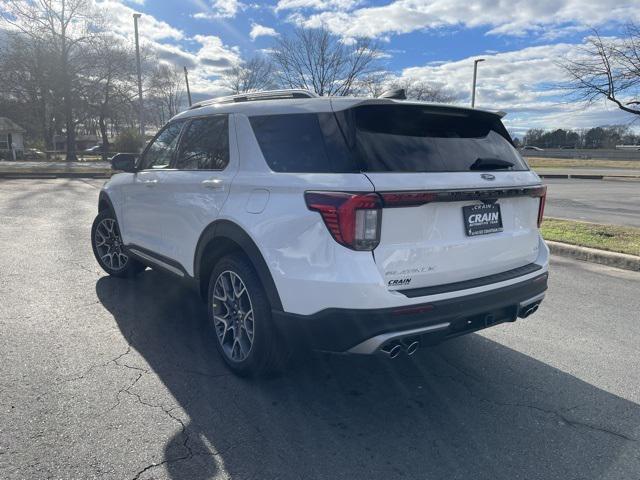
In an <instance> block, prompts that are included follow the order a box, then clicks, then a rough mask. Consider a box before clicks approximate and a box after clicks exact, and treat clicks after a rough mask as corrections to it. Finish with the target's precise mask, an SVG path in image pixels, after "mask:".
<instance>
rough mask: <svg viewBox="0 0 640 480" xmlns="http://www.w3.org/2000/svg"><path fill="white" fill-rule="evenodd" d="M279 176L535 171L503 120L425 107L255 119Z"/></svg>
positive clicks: (367, 108)
mask: <svg viewBox="0 0 640 480" xmlns="http://www.w3.org/2000/svg"><path fill="white" fill-rule="evenodd" d="M250 121H251V125H252V127H253V130H254V133H255V135H256V138H257V140H258V143H259V144H260V148H261V149H262V153H263V155H264V157H265V159H266V161H267V163H268V164H269V167H270V168H271V169H272V170H274V171H277V172H315V173H329V172H334V173H345V172H359V171H362V172H465V171H472V170H473V171H486V170H504V169H507V170H527V165H526V163H525V162H524V160H522V157H520V154H519V153H518V152H517V151H516V149H515V148H514V147H513V145H512V144H511V141H510V138H509V134H508V133H507V132H506V130H505V128H504V126H503V125H502V122H501V121H500V119H499V118H497V117H496V116H495V115H492V114H488V113H485V112H473V111H467V110H459V109H455V108H451V109H446V108H433V107H425V106H419V105H363V106H360V107H355V108H351V109H348V110H344V111H340V112H337V113H335V114H333V113H320V114H315V113H308V114H307V113H305V114H283V115H269V116H256V117H251V119H250Z"/></svg>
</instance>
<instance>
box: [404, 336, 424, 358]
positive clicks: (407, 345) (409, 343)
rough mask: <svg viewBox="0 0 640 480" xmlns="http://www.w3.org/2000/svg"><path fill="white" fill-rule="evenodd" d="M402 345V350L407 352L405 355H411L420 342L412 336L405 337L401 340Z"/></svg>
mask: <svg viewBox="0 0 640 480" xmlns="http://www.w3.org/2000/svg"><path fill="white" fill-rule="evenodd" d="M402 346H403V347H404V351H405V352H407V355H409V356H411V355H413V354H414V353H416V351H417V350H418V347H419V346H420V342H418V341H417V340H414V339H412V338H410V339H406V340H403V341H402Z"/></svg>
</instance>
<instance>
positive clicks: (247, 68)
mask: <svg viewBox="0 0 640 480" xmlns="http://www.w3.org/2000/svg"><path fill="white" fill-rule="evenodd" d="M222 85H223V86H224V87H225V88H227V89H228V90H230V91H231V93H232V94H237V93H248V92H258V91H260V90H268V89H271V88H275V87H276V82H275V80H274V78H273V64H272V63H271V61H269V59H267V58H264V57H253V58H250V59H249V60H247V61H246V62H245V63H243V64H242V65H236V66H235V67H232V68H230V69H229V70H227V71H226V72H225V73H224V74H223V76H222Z"/></svg>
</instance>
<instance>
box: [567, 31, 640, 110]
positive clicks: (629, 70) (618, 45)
mask: <svg viewBox="0 0 640 480" xmlns="http://www.w3.org/2000/svg"><path fill="white" fill-rule="evenodd" d="M560 66H561V67H562V68H563V69H564V71H565V72H566V74H567V78H568V81H567V82H566V83H564V84H562V85H561V87H562V88H564V89H566V90H567V92H568V94H569V96H570V97H571V98H572V99H578V100H581V101H584V102H587V103H593V102H595V101H597V100H599V99H606V100H608V101H610V102H613V103H614V104H616V105H617V106H618V108H619V109H620V110H623V111H625V112H627V113H631V114H634V115H640V26H638V25H636V24H633V23H632V24H629V25H627V28H626V30H625V34H624V37H623V38H621V39H610V38H603V37H601V36H600V34H599V33H598V31H597V30H594V31H593V35H592V36H591V37H590V38H588V39H587V42H586V45H585V46H583V47H580V48H579V49H578V51H577V52H576V55H575V56H573V57H572V58H569V59H566V60H564V61H561V62H560Z"/></svg>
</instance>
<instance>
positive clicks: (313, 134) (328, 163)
mask: <svg viewBox="0 0 640 480" xmlns="http://www.w3.org/2000/svg"><path fill="white" fill-rule="evenodd" d="M250 121H251V126H252V128H253V132H254V133H255V136H256V138H257V140H258V143H259V144H260V149H261V150H262V154H263V155H264V158H265V160H266V161H267V163H268V164H269V167H270V168H271V169H272V170H274V171H276V172H299V173H308V172H310V173H325V172H337V173H340V172H343V173H344V172H353V171H357V169H356V168H355V166H354V164H353V160H352V158H351V156H350V153H349V151H348V149H347V147H346V144H345V142H344V137H343V136H342V135H341V134H340V130H339V128H338V125H337V123H336V119H335V116H334V115H333V114H332V113H319V114H318V113H297V114H292V115H265V116H256V117H251V118H250Z"/></svg>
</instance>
